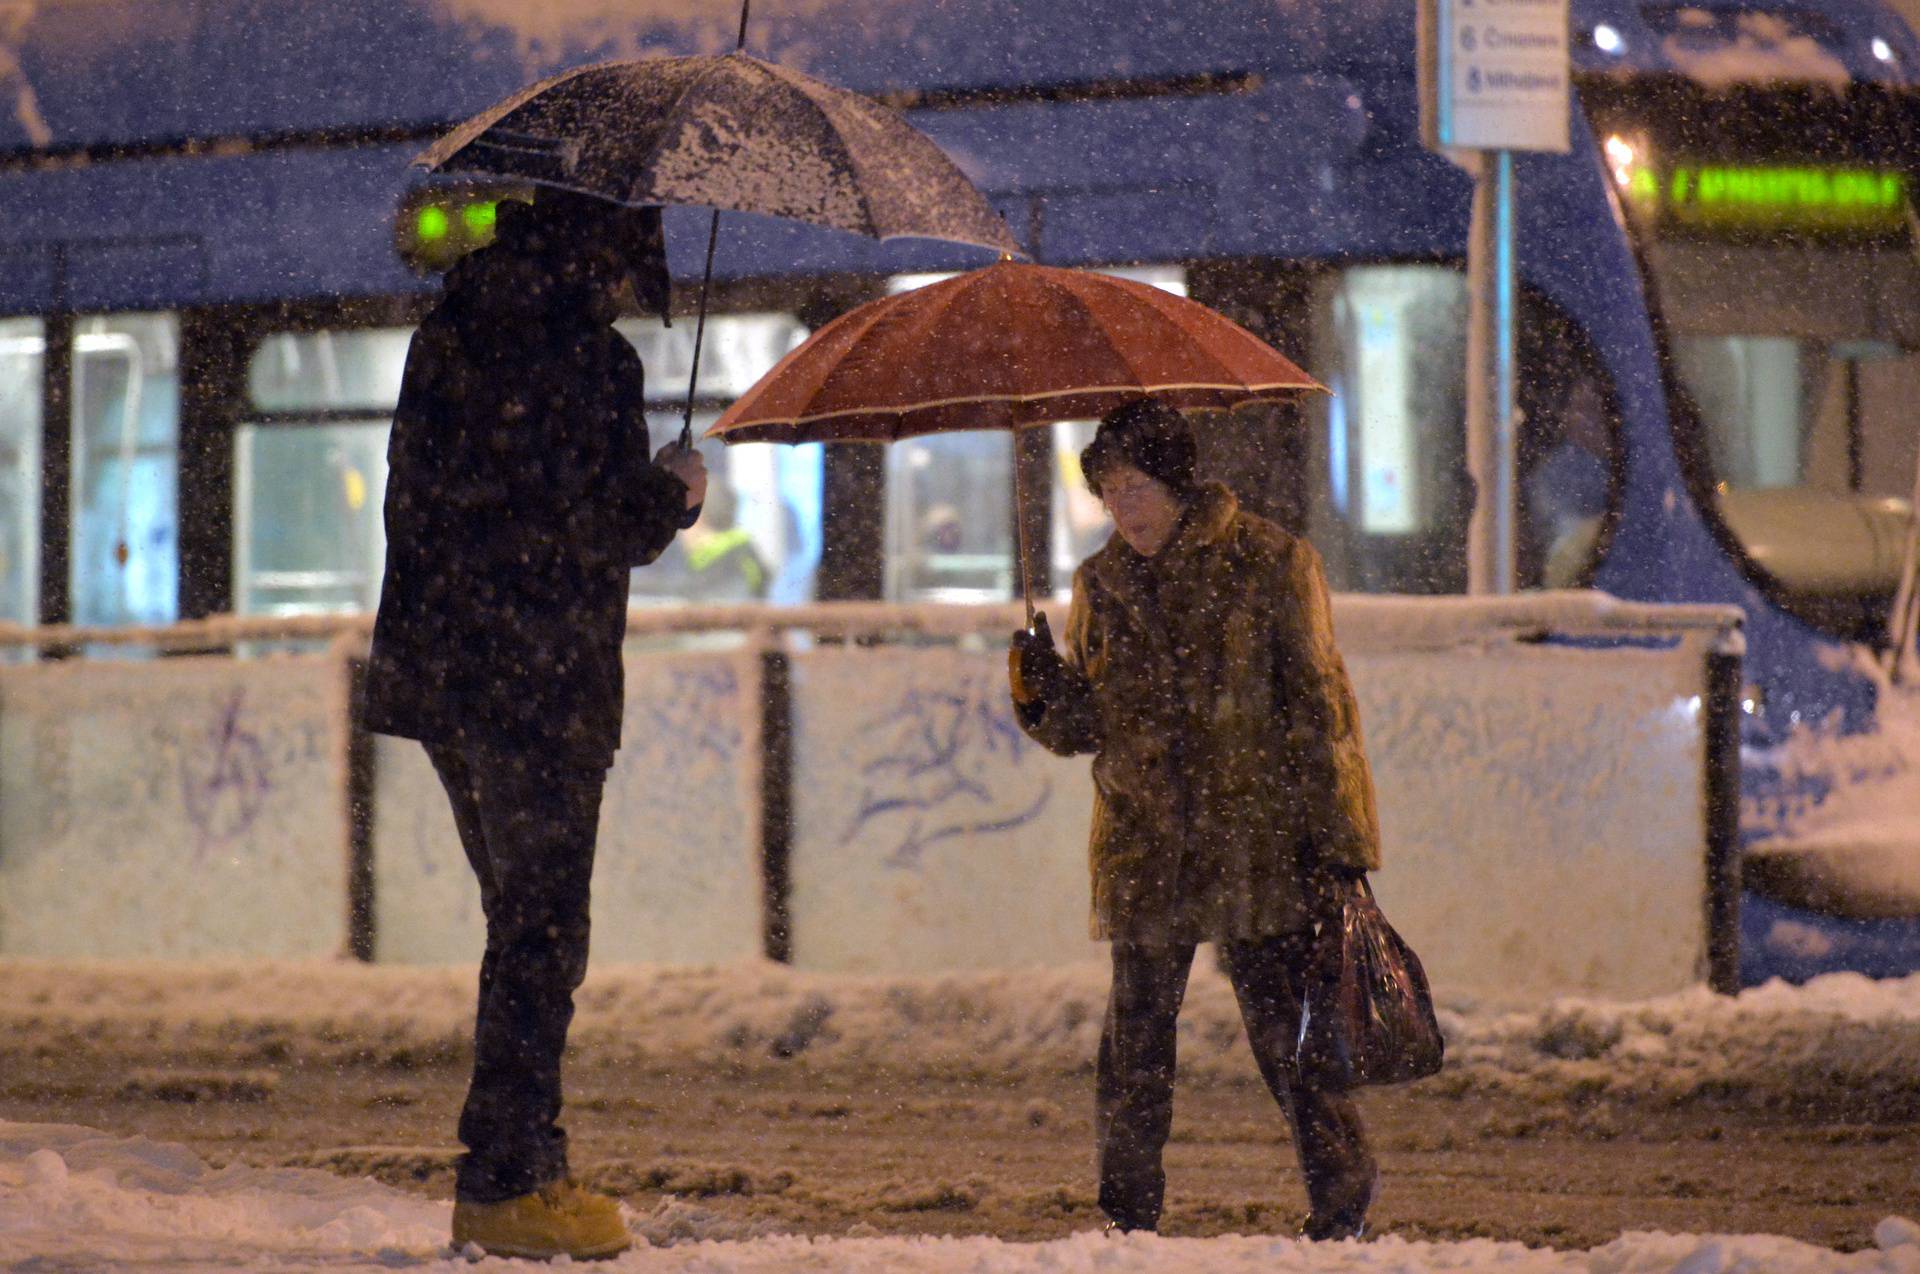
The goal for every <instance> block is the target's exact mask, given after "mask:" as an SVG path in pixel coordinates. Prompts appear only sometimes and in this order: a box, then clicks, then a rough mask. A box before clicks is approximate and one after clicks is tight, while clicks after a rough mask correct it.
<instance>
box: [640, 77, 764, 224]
mask: <svg viewBox="0 0 1920 1274" xmlns="http://www.w3.org/2000/svg"><path fill="white" fill-rule="evenodd" d="M736 55H737V56H738V57H739V58H740V60H741V61H744V62H753V61H755V59H754V57H753V55H752V54H749V53H740V52H739V51H738V50H735V52H734V53H731V54H728V55H727V57H734V56H736ZM692 60H693V59H691V58H689V59H688V61H692ZM710 61H711V63H712V64H711V65H709V66H703V67H701V68H699V69H698V70H696V71H695V72H694V73H693V75H692V77H691V78H689V79H688V80H687V84H686V87H685V88H683V89H681V90H680V91H679V92H678V93H676V94H674V98H673V105H671V106H669V107H668V108H667V109H666V110H665V111H664V112H662V113H661V116H660V127H659V128H657V129H655V130H654V134H653V148H652V149H651V150H649V151H648V152H647V157H646V158H645V159H644V160H642V161H641V162H640V164H639V165H638V168H637V171H638V172H641V173H647V174H651V173H652V172H653V166H654V164H655V163H657V162H658V161H659V159H660V154H661V152H662V151H664V150H665V149H666V148H667V142H668V139H669V138H672V137H675V136H677V135H678V132H679V127H678V126H679V123H680V121H681V120H682V119H684V118H685V116H686V114H687V102H688V101H689V100H690V99H691V98H692V97H693V94H694V90H695V89H698V88H699V87H701V86H702V85H703V84H705V83H706V82H707V81H708V80H710V79H712V78H713V77H714V76H716V75H718V74H720V72H721V68H722V67H724V66H725V65H726V62H727V59H726V58H725V57H721V58H712V59H710ZM709 206H713V205H709Z"/></svg>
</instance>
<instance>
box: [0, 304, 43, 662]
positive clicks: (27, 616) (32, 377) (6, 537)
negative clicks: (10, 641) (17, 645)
mask: <svg viewBox="0 0 1920 1274" xmlns="http://www.w3.org/2000/svg"><path fill="white" fill-rule="evenodd" d="M45 354H46V336H45V333H44V331H43V330H42V327H41V323H40V320H39V319H34V318H20V319H0V622H5V623H12V624H31V623H33V622H34V620H35V619H36V618H38V616H39V611H40V394H41V376H42V370H41V368H42V363H43V361H44V358H45Z"/></svg>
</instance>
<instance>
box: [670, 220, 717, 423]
mask: <svg viewBox="0 0 1920 1274" xmlns="http://www.w3.org/2000/svg"><path fill="white" fill-rule="evenodd" d="M719 241H720V210H719V209H718V208H715V209H714V210H713V222H712V224H710V225H709V226H708V227H707V268H706V272H705V273H704V274H702V275H701V276H700V317H699V318H698V319H697V320H695V322H694V325H693V367H692V369H691V370H690V371H688V372H687V412H686V416H685V417H684V418H683V419H682V421H681V424H680V445H681V446H683V447H691V446H693V395H694V389H695V387H696V386H698V385H699V383H700V346H701V344H702V343H703V342H704V340H705V339H706V335H707V293H708V292H709V291H710V290H711V289H712V287H713V249H714V245H715V244H717V243H718V242H719Z"/></svg>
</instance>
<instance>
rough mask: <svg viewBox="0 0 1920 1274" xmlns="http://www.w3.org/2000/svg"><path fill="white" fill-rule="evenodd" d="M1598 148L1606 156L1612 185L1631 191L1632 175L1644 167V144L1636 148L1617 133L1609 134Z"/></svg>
mask: <svg viewBox="0 0 1920 1274" xmlns="http://www.w3.org/2000/svg"><path fill="white" fill-rule="evenodd" d="M1600 148H1601V150H1602V151H1604V152H1605V154H1606V156H1607V167H1608V168H1609V169H1611V170H1612V172H1613V180H1614V184H1615V185H1617V186H1619V187H1620V189H1622V190H1631V189H1633V174H1634V173H1635V172H1636V171H1637V170H1639V169H1641V168H1643V167H1645V165H1646V160H1647V157H1646V155H1645V154H1644V153H1643V151H1644V144H1642V145H1640V146H1636V145H1634V144H1633V143H1632V142H1630V141H1628V140H1627V139H1626V138H1624V137H1622V136H1621V135H1620V134H1618V133H1609V134H1608V135H1607V140H1606V141H1604V142H1602V143H1601V145H1600Z"/></svg>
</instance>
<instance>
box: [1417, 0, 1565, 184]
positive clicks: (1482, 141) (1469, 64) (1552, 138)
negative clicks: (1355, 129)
mask: <svg viewBox="0 0 1920 1274" xmlns="http://www.w3.org/2000/svg"><path fill="white" fill-rule="evenodd" d="M1570 81H1571V75H1570V67H1569V62H1568V34H1567V0H1420V126H1421V131H1422V133H1423V134H1424V135H1425V138H1426V143H1427V145H1428V146H1430V147H1432V148H1433V149H1435V150H1547V151H1560V152H1563V153H1564V152H1565V151H1566V150H1567V149H1568V148H1569V138H1568V136H1567V121H1568V115H1569V110H1570V108H1571V100H1572V94H1571V89H1570Z"/></svg>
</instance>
